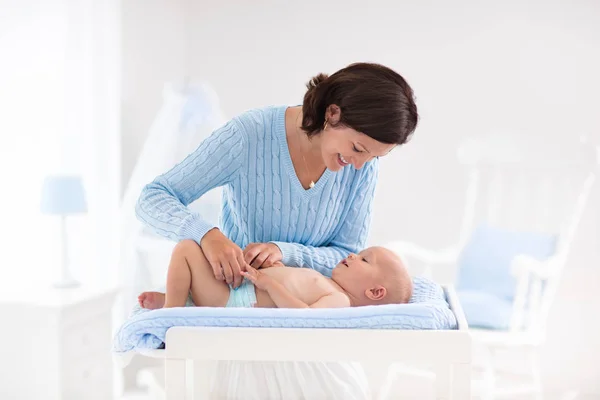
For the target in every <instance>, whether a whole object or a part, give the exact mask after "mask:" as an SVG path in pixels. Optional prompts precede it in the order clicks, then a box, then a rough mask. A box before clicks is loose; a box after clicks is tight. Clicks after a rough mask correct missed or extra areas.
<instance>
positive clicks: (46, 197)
mask: <svg viewBox="0 0 600 400" xmlns="http://www.w3.org/2000/svg"><path fill="white" fill-rule="evenodd" d="M40 210H41V212H42V214H45V215H55V216H59V217H60V228H61V241H62V243H61V247H62V249H61V250H62V260H61V261H62V270H61V280H60V281H58V282H56V283H55V284H54V286H55V287H58V288H70V287H77V286H79V282H77V281H76V280H75V279H73V277H72V275H71V271H70V268H69V251H68V235H67V224H66V222H67V221H66V219H67V216H69V215H73V214H82V213H85V212H87V204H86V199H85V191H84V189H83V182H82V179H81V177H79V176H67V175H58V176H48V177H46V179H44V183H43V185H42V196H41V204H40Z"/></svg>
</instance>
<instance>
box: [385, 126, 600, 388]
mask: <svg viewBox="0 0 600 400" xmlns="http://www.w3.org/2000/svg"><path fill="white" fill-rule="evenodd" d="M525 139H526V138H523V136H522V135H521V136H511V135H507V134H504V133H495V134H491V135H487V136H485V137H480V138H477V139H473V140H469V141H467V142H465V143H463V144H462V145H461V146H460V147H459V151H458V158H459V162H460V163H461V164H462V165H463V166H464V167H465V168H466V170H467V171H468V174H469V183H468V186H467V193H466V206H465V209H464V219H463V224H462V228H461V230H460V234H459V238H458V240H457V243H455V245H454V246H452V247H449V248H446V249H443V250H440V251H432V250H428V249H425V248H423V247H420V246H418V245H415V244H413V243H407V242H401V241H397V242H392V243H389V244H388V246H390V247H391V248H393V249H394V250H395V251H397V252H399V253H400V254H402V255H403V256H404V257H406V258H407V261H413V260H415V261H418V262H419V263H421V264H422V265H424V266H425V273H426V274H431V275H432V277H433V278H434V279H436V280H438V281H439V282H440V283H453V284H455V285H457V288H459V284H458V283H457V282H456V280H457V277H458V272H459V271H458V268H457V266H458V264H459V262H460V257H461V252H462V251H463V249H464V248H465V246H466V245H467V244H468V243H469V240H470V238H471V235H472V233H473V232H474V228H475V227H476V226H478V225H479V224H481V223H482V222H483V223H485V224H487V225H488V226H489V225H491V226H497V227H501V228H504V229H515V230H517V231H528V232H531V231H533V232H545V233H553V234H555V235H556V238H557V239H556V245H555V247H554V248H555V251H554V252H553V254H552V255H551V256H550V257H549V258H547V259H545V260H541V261H540V260H538V259H536V258H533V257H531V256H528V255H526V254H521V255H518V256H516V257H514V258H512V262H511V263H510V273H512V275H513V277H514V278H515V281H514V282H515V288H514V299H513V301H512V312H511V314H510V322H509V326H508V329H503V330H490V329H470V332H471V333H472V338H473V342H474V343H475V345H476V346H478V347H479V350H483V354H484V355H485V357H484V361H483V362H484V365H483V377H484V379H483V381H482V383H483V386H481V387H476V388H475V389H474V393H477V392H480V395H481V397H482V398H484V399H496V398H499V397H503V398H504V397H512V396H515V395H521V396H522V395H525V394H528V395H530V396H533V398H536V399H541V396H542V385H541V379H540V368H539V364H538V362H539V361H538V349H539V347H540V345H541V344H542V343H543V341H544V339H545V331H546V320H547V317H548V313H549V310H550V307H551V305H552V303H553V300H554V298H555V294H556V291H557V287H558V284H559V280H560V275H561V272H562V270H563V268H564V266H565V264H566V261H567V258H568V255H569V249H570V247H571V244H572V242H573V238H574V236H575V233H576V230H577V226H578V224H579V221H580V219H581V217H582V214H583V211H584V208H585V205H586V201H587V199H588V197H589V194H590V190H591V188H592V185H593V182H594V179H595V174H596V170H597V166H598V162H599V160H598V158H599V155H598V154H597V150H596V148H594V147H593V146H592V145H590V144H588V143H586V140H585V139H581V140H579V141H577V140H576V141H572V142H576V143H570V144H567V145H565V144H560V145H559V144H556V145H554V146H553V145H551V144H548V143H546V142H545V141H544V140H543V139H541V138H540V139H541V140H538V141H537V142H536V141H535V140H534V138H529V141H527V140H525ZM444 266H445V268H444ZM450 266H453V267H454V268H449V267H450ZM440 267H442V269H440ZM440 272H441V273H443V275H446V278H439V277H438V276H439V275H442V274H439V273H440ZM448 272H451V273H450V274H448ZM465 312H466V310H465ZM467 319H468V315H467ZM475 350H478V349H477V348H476V349H475ZM515 350H516V351H518V352H519V353H518V355H520V356H525V357H526V360H527V361H526V362H525V363H521V365H522V366H523V365H525V366H526V369H527V371H524V372H525V374H524V375H522V376H521V377H522V378H523V377H524V378H527V380H526V382H525V384H522V385H518V386H517V385H509V386H507V387H502V385H499V382H500V380H499V378H500V376H501V375H502V374H501V373H503V372H510V373H512V372H514V371H502V370H501V369H500V368H499V366H498V364H497V357H496V356H498V355H500V354H502V353H506V352H507V351H508V352H510V351H515ZM511 369H512V368H511ZM477 389H479V390H477ZM519 398H522V397H519Z"/></svg>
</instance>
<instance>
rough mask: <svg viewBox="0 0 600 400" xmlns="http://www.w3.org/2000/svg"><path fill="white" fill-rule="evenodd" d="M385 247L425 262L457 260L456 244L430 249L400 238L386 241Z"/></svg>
mask: <svg viewBox="0 0 600 400" xmlns="http://www.w3.org/2000/svg"><path fill="white" fill-rule="evenodd" d="M385 247H386V248H388V249H390V250H392V251H394V252H395V253H397V254H398V255H400V256H401V257H414V258H416V259H417V260H419V261H421V262H424V263H426V264H433V265H435V264H454V263H456V261H457V260H458V255H459V253H460V248H459V247H458V246H453V247H448V248H445V249H440V250H432V249H426V248H424V247H421V246H419V245H417V244H415V243H411V242H405V241H401V240H397V241H393V242H388V243H387V244H386V245H385Z"/></svg>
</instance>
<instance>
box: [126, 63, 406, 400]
mask: <svg viewBox="0 0 600 400" xmlns="http://www.w3.org/2000/svg"><path fill="white" fill-rule="evenodd" d="M307 87H308V90H307V92H306V94H305V96H304V101H303V103H302V106H301V107H300V106H298V107H285V106H280V107H266V108H261V109H254V110H250V111H247V112H245V113H243V114H241V115H239V116H237V117H235V118H233V119H232V120H230V121H229V122H227V123H226V124H225V125H224V126H223V127H221V128H219V129H217V130H216V131H215V132H213V134H212V135H211V136H210V137H209V138H207V139H206V140H204V141H203V142H202V143H201V144H200V146H199V147H198V148H197V149H196V150H195V151H194V152H193V153H191V154H190V155H189V156H188V157H186V158H185V159H184V160H183V161H182V162H181V163H179V164H178V165H176V166H175V167H174V168H173V169H171V170H170V171H168V172H166V173H165V174H163V175H161V176H159V177H157V178H156V179H155V180H154V181H153V182H152V183H150V184H149V185H147V186H146V187H145V188H144V190H143V192H142V194H141V196H140V198H139V201H138V204H137V206H136V214H137V216H138V218H139V219H141V220H142V221H143V222H144V223H145V224H147V225H149V226H150V227H151V228H153V229H154V230H155V231H156V232H157V233H158V234H161V235H163V236H165V237H168V238H170V239H172V240H175V241H181V240H184V239H192V240H194V241H196V242H197V243H199V244H200V246H201V248H202V250H203V251H204V254H205V255H206V257H207V259H208V260H209V262H210V264H211V266H212V269H213V272H214V274H215V277H216V278H217V279H223V280H225V281H226V282H227V283H229V284H231V285H232V286H233V287H237V286H239V284H240V283H241V280H242V279H241V278H242V277H241V274H240V272H241V271H243V270H244V268H245V265H246V263H248V264H250V265H252V266H254V267H256V268H267V267H270V266H272V265H273V264H274V263H276V262H282V263H283V264H285V265H288V266H296V267H309V268H314V269H316V270H318V271H320V272H321V273H323V274H325V275H327V276H330V275H331V269H332V268H333V267H334V266H335V265H336V264H337V263H338V262H339V261H340V260H341V259H343V258H344V257H346V256H347V255H348V253H350V252H354V253H357V252H358V251H360V250H361V249H362V248H363V247H365V244H366V239H367V235H368V233H369V225H370V220H371V206H372V201H373V193H374V190H375V186H376V183H377V175H378V160H377V159H378V158H379V157H382V156H385V155H386V154H388V153H389V152H390V151H391V150H392V149H393V148H394V147H395V146H397V145H401V144H404V143H405V142H406V141H407V140H408V139H409V137H410V136H411V134H412V133H413V132H414V130H415V128H416V125H417V120H418V115H417V107H416V105H415V102H414V99H413V91H412V89H411V88H410V86H409V85H408V84H407V83H406V81H405V80H404V79H403V78H402V77H401V76H400V75H399V74H397V73H396V72H394V71H392V70H391V69H389V68H387V67H384V66H382V65H378V64H368V63H358V64H352V65H350V66H348V67H346V68H344V69H341V70H340V71H338V72H336V73H335V74H333V75H331V76H329V77H328V76H326V75H324V74H320V75H318V76H316V77H314V78H313V79H311V80H310V82H309V83H308V84H307ZM219 186H221V187H223V204H222V213H221V217H220V221H219V226H218V227H216V226H214V225H212V224H210V223H208V222H207V221H206V220H205V219H204V218H203V217H202V216H201V215H198V214H195V213H193V212H191V211H190V210H189V209H188V208H187V205H188V204H190V203H191V202H193V201H194V200H196V199H198V198H199V197H200V196H202V195H203V194H204V193H206V192H207V191H209V190H211V189H213V188H215V187H219ZM263 365H266V363H265V364H263ZM333 368H335V367H333ZM225 370H227V369H225ZM227 371H228V373H230V370H227ZM305 372H306V371H305ZM296 373H298V371H296ZM310 373H311V374H314V370H313V372H310ZM242 376H243V374H242ZM279 386H281V385H279ZM283 386H285V385H283ZM284 397H286V396H284Z"/></svg>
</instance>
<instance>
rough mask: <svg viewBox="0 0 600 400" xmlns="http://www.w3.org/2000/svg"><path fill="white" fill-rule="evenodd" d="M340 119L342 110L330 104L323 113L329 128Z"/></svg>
mask: <svg viewBox="0 0 600 400" xmlns="http://www.w3.org/2000/svg"><path fill="white" fill-rule="evenodd" d="M341 118H342V110H341V109H340V107H338V106H337V105H336V104H330V105H329V107H327V110H326V111H325V121H327V123H328V124H329V125H331V126H335V125H337V123H338V122H340V119H341Z"/></svg>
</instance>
